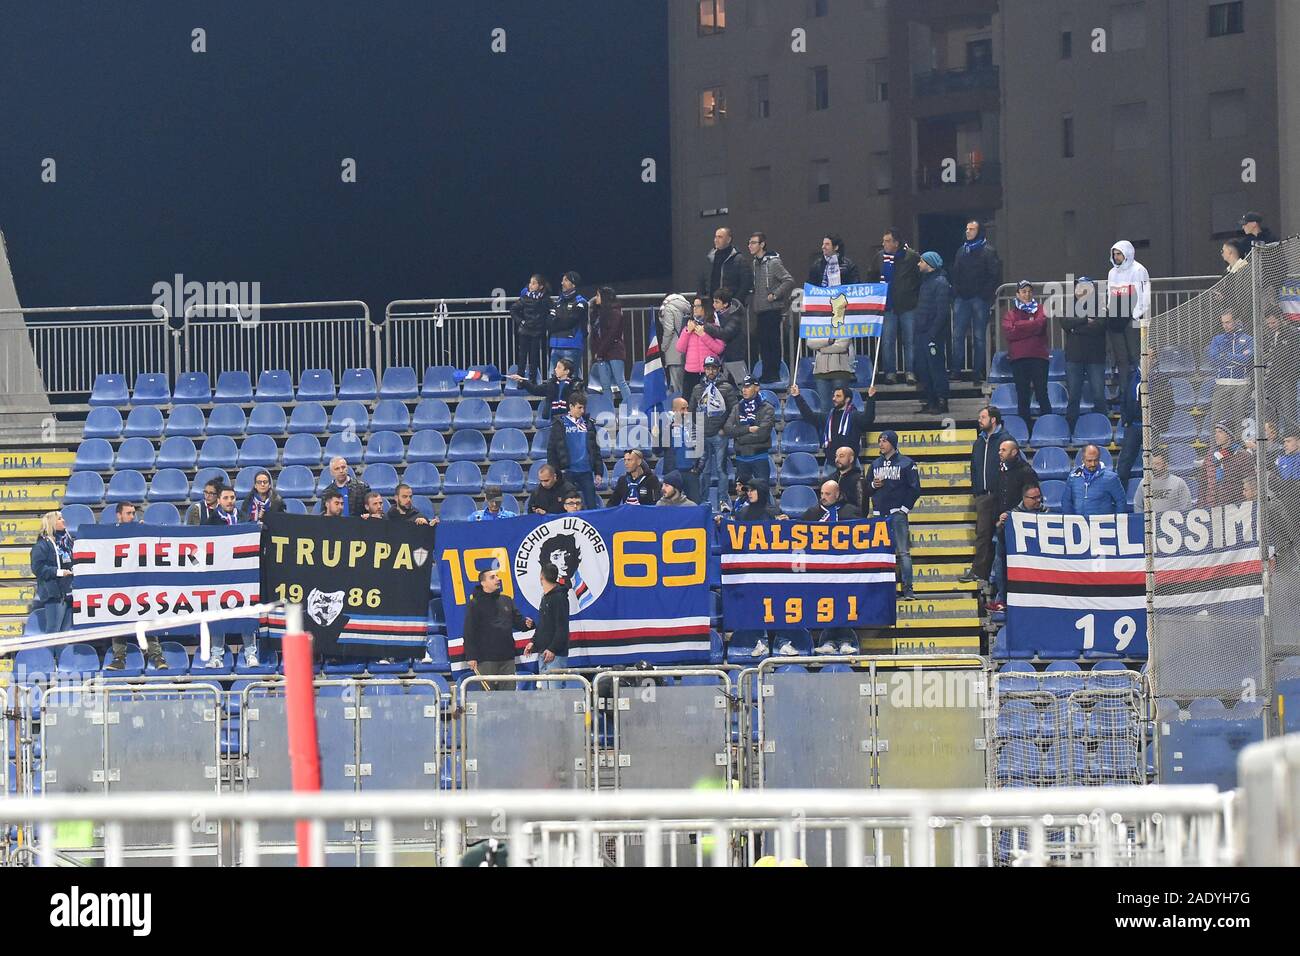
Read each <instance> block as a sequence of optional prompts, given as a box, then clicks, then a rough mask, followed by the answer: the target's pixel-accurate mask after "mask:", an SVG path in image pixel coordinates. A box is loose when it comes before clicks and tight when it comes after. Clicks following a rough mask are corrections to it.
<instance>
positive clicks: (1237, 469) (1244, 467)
mask: <svg viewBox="0 0 1300 956" xmlns="http://www.w3.org/2000/svg"><path fill="white" fill-rule="evenodd" d="M1254 474H1255V462H1254V461H1253V460H1252V459H1251V455H1250V452H1248V451H1247V450H1246V449H1245V448H1243V447H1242V446H1241V444H1240V443H1239V442H1238V441H1237V440H1236V439H1235V438H1234V437H1233V434H1232V428H1231V426H1230V425H1229V424H1228V423H1227V422H1219V423H1218V424H1217V425H1215V426H1214V450H1213V451H1211V452H1210V453H1209V454H1207V455H1206V456H1205V477H1204V480H1203V481H1202V482H1201V497H1200V505H1201V507H1202V508H1216V507H1218V506H1220V505H1230V504H1236V503H1237V502H1239V501H1241V500H1242V499H1243V497H1244V491H1243V482H1244V481H1245V479H1246V478H1251V477H1254Z"/></svg>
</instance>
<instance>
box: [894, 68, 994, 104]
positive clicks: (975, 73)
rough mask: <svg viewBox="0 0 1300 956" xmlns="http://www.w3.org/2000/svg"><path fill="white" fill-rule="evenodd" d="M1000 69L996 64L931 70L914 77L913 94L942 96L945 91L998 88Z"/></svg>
mask: <svg viewBox="0 0 1300 956" xmlns="http://www.w3.org/2000/svg"><path fill="white" fill-rule="evenodd" d="M999 72H1000V71H999V69H998V67H996V66H984V67H976V68H974V69H967V70H931V71H930V72H928V73H917V74H915V75H914V76H913V77H912V95H913V96H915V97H916V98H917V99H920V98H921V97H925V96H941V95H943V94H944V93H966V92H968V91H970V90H996V89H997V88H998V76H999Z"/></svg>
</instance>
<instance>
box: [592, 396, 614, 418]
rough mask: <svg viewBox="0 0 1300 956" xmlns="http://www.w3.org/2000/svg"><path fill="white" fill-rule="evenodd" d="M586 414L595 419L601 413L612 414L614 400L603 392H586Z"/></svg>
mask: <svg viewBox="0 0 1300 956" xmlns="http://www.w3.org/2000/svg"><path fill="white" fill-rule="evenodd" d="M587 414H588V415H590V416H591V417H592V418H594V419H597V420H599V419H600V416H601V415H613V414H614V400H613V399H612V398H610V397H609V396H608V395H606V394H604V393H603V392H588V393H587Z"/></svg>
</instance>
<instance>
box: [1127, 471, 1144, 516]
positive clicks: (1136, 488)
mask: <svg viewBox="0 0 1300 956" xmlns="http://www.w3.org/2000/svg"><path fill="white" fill-rule="evenodd" d="M1127 491H1128V506H1129V510H1130V511H1132V510H1134V509H1136V510H1138V511H1140V510H1141V508H1139V507H1138V506H1137V501H1138V494H1139V493H1140V492H1141V491H1142V479H1141V478H1130V479H1129V480H1128V488H1127Z"/></svg>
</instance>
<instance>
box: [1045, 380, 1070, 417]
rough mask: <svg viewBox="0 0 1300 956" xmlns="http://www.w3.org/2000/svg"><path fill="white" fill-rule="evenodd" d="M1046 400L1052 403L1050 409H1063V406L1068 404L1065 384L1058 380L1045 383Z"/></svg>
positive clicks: (1068, 398)
mask: <svg viewBox="0 0 1300 956" xmlns="http://www.w3.org/2000/svg"><path fill="white" fill-rule="evenodd" d="M1047 400H1048V402H1050V403H1051V405H1052V410H1053V411H1055V410H1056V409H1058V408H1059V409H1060V410H1061V411H1065V406H1067V405H1069V404H1070V393H1069V392H1067V391H1066V390H1065V386H1064V385H1062V384H1061V383H1060V382H1048V383H1047Z"/></svg>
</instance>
